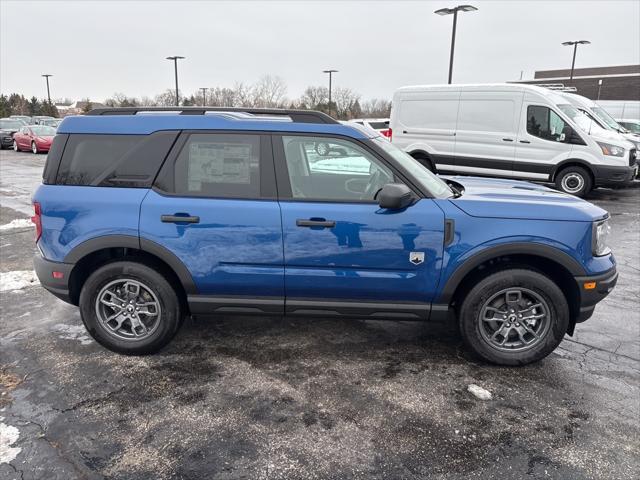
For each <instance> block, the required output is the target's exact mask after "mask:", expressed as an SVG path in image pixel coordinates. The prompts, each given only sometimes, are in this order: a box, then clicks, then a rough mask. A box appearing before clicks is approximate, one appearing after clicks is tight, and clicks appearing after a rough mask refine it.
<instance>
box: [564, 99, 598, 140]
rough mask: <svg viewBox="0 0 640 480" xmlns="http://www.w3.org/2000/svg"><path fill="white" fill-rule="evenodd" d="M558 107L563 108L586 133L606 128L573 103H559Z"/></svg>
mask: <svg viewBox="0 0 640 480" xmlns="http://www.w3.org/2000/svg"><path fill="white" fill-rule="evenodd" d="M558 108H559V109H560V110H562V113H564V114H565V115H566V116H567V117H569V118H570V119H571V120H572V121H573V123H575V124H576V125H577V126H578V127H579V128H580V129H581V130H583V131H584V132H585V133H591V132H592V131H593V129H600V130H604V129H603V128H602V127H600V126H599V125H598V124H597V123H596V122H594V121H593V120H591V119H590V118H589V117H587V116H586V115H585V114H584V113H583V112H581V111H580V110H578V109H577V108H576V107H574V106H573V105H569V104H568V103H567V104H564V105H558Z"/></svg>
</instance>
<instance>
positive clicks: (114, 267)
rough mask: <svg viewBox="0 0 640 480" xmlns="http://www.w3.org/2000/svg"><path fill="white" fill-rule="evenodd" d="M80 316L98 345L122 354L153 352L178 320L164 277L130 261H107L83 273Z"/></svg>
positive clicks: (174, 296)
mask: <svg viewBox="0 0 640 480" xmlns="http://www.w3.org/2000/svg"><path fill="white" fill-rule="evenodd" d="M80 315H81V317H82V321H83V323H84V325H85V327H86V328H87V330H88V331H89V333H90V334H91V336H92V337H93V338H94V339H95V340H96V341H97V342H98V343H99V344H101V345H102V346H104V347H106V348H108V349H109V350H112V351H114V352H118V353H124V354H127V355H144V354H149V353H154V352H157V351H158V350H160V349H161V348H162V347H164V346H165V345H166V344H167V343H169V341H170V340H171V339H172V338H173V336H174V335H175V334H176V332H177V331H178V329H179V327H180V325H181V323H182V322H181V320H182V313H181V309H180V301H179V299H178V296H177V294H176V292H175V290H174V289H173V288H172V287H171V285H169V283H168V282H167V280H166V279H165V277H164V276H162V275H161V274H160V273H158V272H157V271H156V270H154V269H152V268H150V267H147V266H146V265H142V264H140V263H136V262H130V261H119V262H113V263H109V264H107V265H104V266H103V267H101V268H99V269H98V270H96V271H95V272H94V273H93V274H91V276H89V278H88V279H87V281H86V282H85V284H84V285H83V287H82V291H81V292H80Z"/></svg>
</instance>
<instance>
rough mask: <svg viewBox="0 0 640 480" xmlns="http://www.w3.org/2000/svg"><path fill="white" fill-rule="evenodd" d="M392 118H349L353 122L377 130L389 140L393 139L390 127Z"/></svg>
mask: <svg viewBox="0 0 640 480" xmlns="http://www.w3.org/2000/svg"><path fill="white" fill-rule="evenodd" d="M390 121H391V120H390V119H388V118H354V119H353V120H349V122H351V123H357V124H358V125H364V126H365V127H369V128H371V129H372V130H375V131H376V132H378V133H379V134H380V135H382V136H383V137H384V138H386V139H387V140H391V129H390V128H389V123H390Z"/></svg>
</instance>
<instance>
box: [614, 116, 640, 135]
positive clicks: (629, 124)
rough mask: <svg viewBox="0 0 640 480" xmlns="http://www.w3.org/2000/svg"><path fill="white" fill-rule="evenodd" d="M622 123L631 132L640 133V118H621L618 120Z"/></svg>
mask: <svg viewBox="0 0 640 480" xmlns="http://www.w3.org/2000/svg"><path fill="white" fill-rule="evenodd" d="M616 122H618V123H619V124H620V125H622V126H623V127H624V128H626V129H627V130H629V131H630V132H631V133H634V134H636V135H640V120H639V119H632V118H621V119H618V120H616Z"/></svg>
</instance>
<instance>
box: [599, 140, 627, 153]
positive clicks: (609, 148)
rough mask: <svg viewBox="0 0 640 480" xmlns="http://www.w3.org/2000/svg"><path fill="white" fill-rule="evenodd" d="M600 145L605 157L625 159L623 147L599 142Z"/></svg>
mask: <svg viewBox="0 0 640 480" xmlns="http://www.w3.org/2000/svg"><path fill="white" fill-rule="evenodd" d="M598 145H600V148H601V149H602V153H603V154H604V155H608V156H610V157H624V148H622V147H618V146H617V145H611V144H609V143H602V142H598Z"/></svg>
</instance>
